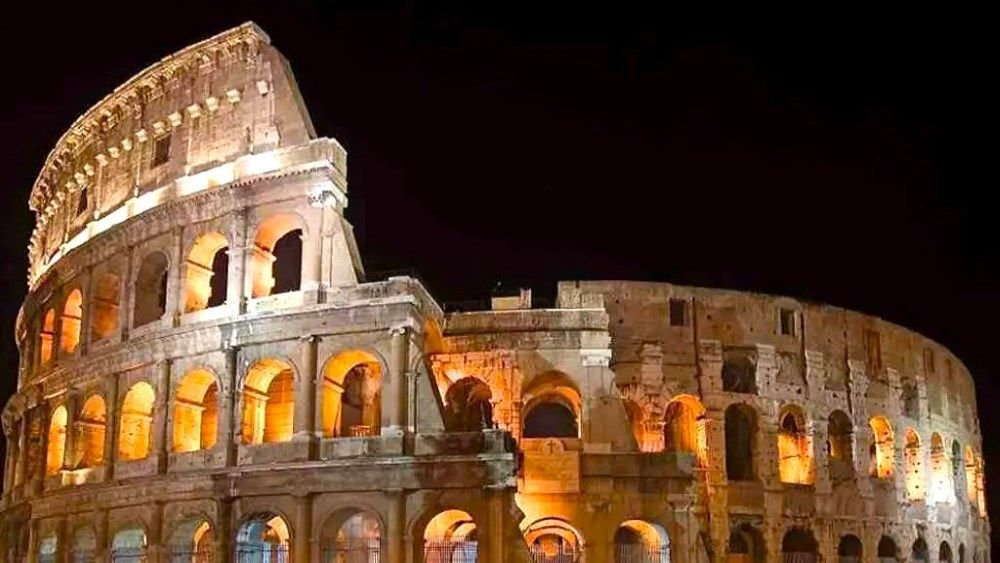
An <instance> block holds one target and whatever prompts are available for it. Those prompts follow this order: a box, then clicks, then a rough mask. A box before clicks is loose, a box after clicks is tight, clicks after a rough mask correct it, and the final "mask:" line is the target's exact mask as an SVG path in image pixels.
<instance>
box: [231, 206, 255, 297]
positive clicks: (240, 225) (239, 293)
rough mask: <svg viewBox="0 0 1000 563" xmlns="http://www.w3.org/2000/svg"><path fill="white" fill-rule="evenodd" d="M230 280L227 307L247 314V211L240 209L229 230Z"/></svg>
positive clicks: (235, 214)
mask: <svg viewBox="0 0 1000 563" xmlns="http://www.w3.org/2000/svg"><path fill="white" fill-rule="evenodd" d="M226 253H227V254H229V274H228V275H229V278H228V279H227V281H226V306H227V307H229V309H230V313H231V314H233V315H240V314H242V313H244V312H246V296H247V295H249V292H248V291H247V287H248V285H249V283H250V280H249V278H248V276H247V265H246V264H247V263H246V256H247V211H246V209H239V210H237V211H236V212H235V213H233V220H232V223H231V224H230V230H229V250H227V251H226Z"/></svg>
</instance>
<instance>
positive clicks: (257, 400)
mask: <svg viewBox="0 0 1000 563" xmlns="http://www.w3.org/2000/svg"><path fill="white" fill-rule="evenodd" d="M294 409H295V375H294V372H293V371H292V366H291V365H290V364H289V363H287V362H284V361H282V360H279V359H277V358H265V359H263V360H259V361H258V362H257V363H255V364H254V365H253V367H251V368H250V371H249V372H248V373H247V376H246V380H245V383H244V385H243V419H242V428H241V434H242V436H243V442H244V443H246V444H270V443H275V442H288V441H290V440H291V439H292V432H293V426H292V424H293V420H294V419H293V416H294Z"/></svg>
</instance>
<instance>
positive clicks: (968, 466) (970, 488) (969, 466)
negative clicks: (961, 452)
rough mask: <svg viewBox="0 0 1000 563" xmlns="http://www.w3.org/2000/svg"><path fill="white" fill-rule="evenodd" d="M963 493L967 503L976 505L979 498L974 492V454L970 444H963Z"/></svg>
mask: <svg viewBox="0 0 1000 563" xmlns="http://www.w3.org/2000/svg"><path fill="white" fill-rule="evenodd" d="M965 495H966V498H967V499H969V504H970V505H972V506H976V505H977V504H978V503H977V501H978V500H979V499H978V498H977V496H978V495H977V494H976V454H975V452H973V451H972V446H965Z"/></svg>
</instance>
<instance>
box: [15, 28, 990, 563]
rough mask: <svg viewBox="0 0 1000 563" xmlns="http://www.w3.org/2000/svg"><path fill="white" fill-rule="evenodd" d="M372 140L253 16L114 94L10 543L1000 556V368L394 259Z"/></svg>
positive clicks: (36, 346) (37, 267) (50, 245)
mask: <svg viewBox="0 0 1000 563" xmlns="http://www.w3.org/2000/svg"><path fill="white" fill-rule="evenodd" d="M346 179H347V156H346V153H345V151H344V149H343V148H342V147H341V146H340V145H339V144H338V143H337V141H335V140H333V139H330V138H323V137H317V135H316V133H315V131H314V130H313V126H312V123H311V122H310V119H309V115H308V113H307V111H306V108H305V106H304V105H303V102H302V99H301V97H300V95H299V93H298V91H297V88H296V84H295V81H294V78H293V76H292V73H291V71H290V68H289V65H288V63H287V62H286V61H285V60H284V59H283V58H282V56H281V55H280V54H279V53H278V51H277V50H275V48H274V47H272V46H271V45H270V41H269V39H268V37H267V36H266V35H265V34H264V33H263V32H262V31H261V30H260V29H259V28H257V27H256V26H254V25H253V24H246V25H243V26H240V27H238V28H235V29H232V30H230V31H227V32H225V33H222V34H220V35H218V36H215V37H212V38H211V39H208V40H206V41H204V42H202V43H199V44H196V45H193V46H191V47H189V48H186V49H184V50H182V51H180V52H178V53H176V54H174V55H172V56H169V57H167V58H165V59H163V60H162V61H160V62H158V63H157V64H155V65H153V66H152V67H150V68H148V69H146V70H144V71H142V72H141V73H140V74H138V75H137V76H135V77H134V78H133V79H131V80H130V81H128V82H127V83H125V84H123V85H122V86H121V87H119V88H118V89H117V90H115V91H114V92H113V93H111V94H110V95H109V96H108V97H106V98H104V99H103V100H101V101H100V102H99V103H98V104H97V105H95V106H94V107H93V108H91V109H90V110H88V111H87V112H86V113H85V114H84V115H83V116H82V117H80V118H79V119H78V120H77V121H76V122H75V123H73V125H72V126H71V127H70V129H69V131H67V132H66V133H65V134H64V135H63V137H62V138H61V139H60V140H59V142H58V144H57V145H56V146H55V148H54V149H53V150H52V152H51V153H50V155H49V156H48V158H47V159H46V161H45V163H44V165H43V167H42V171H41V173H40V174H39V176H38V179H37V181H36V183H35V185H34V188H33V190H32V192H31V200H30V206H31V209H33V210H34V211H35V213H36V214H37V225H36V227H35V231H34V233H33V235H32V237H31V242H30V247H29V254H30V271H29V273H28V280H27V281H28V286H29V293H28V297H27V299H26V300H25V302H24V305H23V308H22V310H21V313H20V316H19V317H18V319H17V328H16V336H17V344H18V346H19V350H20V371H19V372H18V390H17V393H16V394H15V395H14V396H13V397H12V398H11V399H10V401H9V402H8V403H7V405H6V407H5V409H4V411H3V429H4V433H5V435H6V439H7V456H6V459H5V460H4V474H3V477H4V479H3V498H2V504H0V559H3V560H4V561H12V562H13V561H17V562H20V561H32V562H36V561H171V562H180V561H184V562H195V561H197V562H203V561H216V562H223V561H241V562H242V561H252V562H257V561H260V562H265V561H273V562H283V561H296V562H302V563H304V562H307V561H329V562H334V561H336V562H350V563H358V562H365V563H375V562H385V561H388V562H391V563H404V562H420V561H427V562H434V563H445V562H447V563H466V562H471V561H485V562H489V563H503V562H509V561H536V562H540V561H551V562H556V561H560V562H563V561H567V562H568V561H586V562H588V563H603V562H606V561H615V562H619V563H632V562H656V563H664V562H667V561H671V560H673V561H679V562H686V561H691V562H695V561H697V562H709V561H711V562H713V563H714V562H723V561H733V562H737V561H738V562H750V561H753V562H757V563H763V562H765V561H766V562H769V563H773V562H776V561H779V560H784V561H789V562H795V563H810V562H813V561H819V560H822V561H834V560H836V559H839V560H841V561H844V562H859V561H863V562H865V563H872V562H875V561H880V562H882V563H887V562H888V561H891V560H900V561H901V560H906V559H912V560H923V561H930V560H931V559H940V560H942V561H952V562H956V561H957V562H965V561H970V560H971V561H976V562H981V563H986V561H988V551H989V539H988V538H989V523H988V521H987V519H986V507H985V501H984V493H983V485H984V483H983V481H984V479H983V457H982V453H981V452H982V450H981V434H980V429H979V426H978V423H977V417H976V401H975V394H974V388H973V383H972V379H971V377H970V375H969V373H968V372H967V371H966V369H965V367H964V366H963V364H962V362H961V361H959V360H958V358H956V357H954V356H953V355H952V354H951V353H949V352H948V350H946V349H945V348H944V347H942V346H940V345H939V344H937V343H935V342H932V341H930V340H928V339H927V338H924V337H923V336H921V335H919V334H916V333H914V332H912V331H909V330H906V329H905V328H902V327H900V326H896V325H893V324H891V323H889V322H886V321H883V320H881V319H878V318H874V317H870V316H867V315H863V314H860V313H855V312H852V311H846V310H843V309H839V308H836V307H831V306H825V305H818V304H814V303H804V302H801V301H796V300H794V299H789V298H783V297H773V296H767V295H758V294H748V293H739V292H733V291H723V290H712V289H701V288H693V287H681V286H676V285H671V284H667V283H645V282H575V281H571V282H560V283H559V285H558V292H557V297H556V300H555V302H554V303H552V304H550V305H549V306H546V307H539V306H534V307H533V306H532V298H531V294H530V291H522V292H520V293H518V294H516V295H509V294H508V295H498V296H494V297H493V298H492V299H491V300H490V301H489V304H488V305H485V306H483V307H482V308H480V309H479V310H471V311H465V312H450V313H445V312H443V311H442V308H441V307H440V306H439V304H438V303H437V302H436V301H435V299H434V298H433V297H432V296H431V295H430V294H429V293H428V292H427V291H426V290H425V288H424V287H423V286H422V285H421V283H420V282H419V281H418V280H417V279H414V278H411V277H390V278H388V279H375V280H373V279H366V278H365V275H364V270H363V268H362V262H361V257H360V256H359V253H358V250H357V248H356V247H355V244H354V238H353V235H352V231H351V226H350V224H348V223H347V221H346V220H345V218H344V210H345V208H346V206H347V202H348V191H347V181H346Z"/></svg>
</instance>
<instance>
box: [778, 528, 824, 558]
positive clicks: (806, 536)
mask: <svg viewBox="0 0 1000 563" xmlns="http://www.w3.org/2000/svg"><path fill="white" fill-rule="evenodd" d="M781 551H783V552H785V553H816V538H814V537H813V535H812V533H811V532H809V531H808V530H803V529H802V528H792V529H791V530H788V532H786V533H785V537H784V538H782V540H781Z"/></svg>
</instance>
